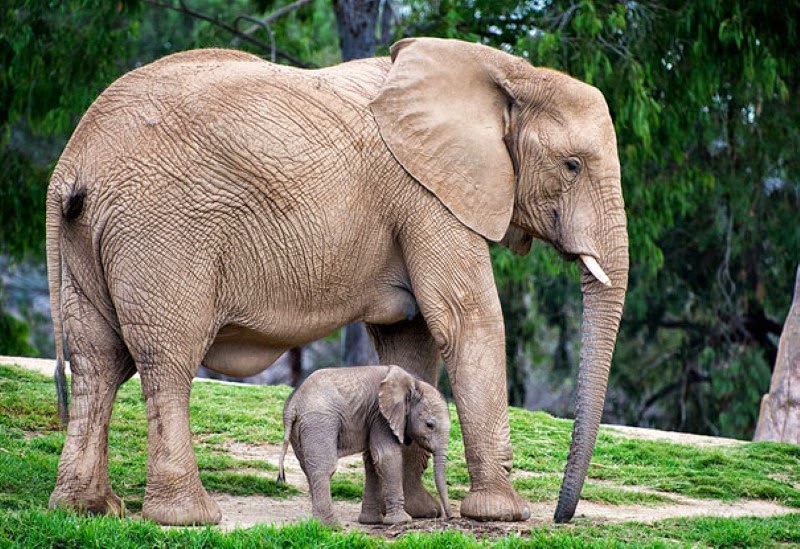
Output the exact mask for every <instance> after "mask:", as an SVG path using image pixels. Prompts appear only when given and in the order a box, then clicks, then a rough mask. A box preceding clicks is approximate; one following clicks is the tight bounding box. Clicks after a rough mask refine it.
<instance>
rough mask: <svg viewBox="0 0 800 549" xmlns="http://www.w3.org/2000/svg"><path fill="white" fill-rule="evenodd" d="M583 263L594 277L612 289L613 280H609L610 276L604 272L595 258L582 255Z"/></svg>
mask: <svg viewBox="0 0 800 549" xmlns="http://www.w3.org/2000/svg"><path fill="white" fill-rule="evenodd" d="M580 258H581V261H583V264H584V265H586V268H587V269H589V272H590V273H592V275H594V277H595V278H596V279H597V280H599V281H600V282H602V283H603V284H605V285H606V286H608V287H611V280H609V278H608V275H607V274H606V273H605V271H603V268H602V267H601V266H600V264H599V263H598V262H597V260H596V259H595V258H593V257H592V256H590V255H584V254H581V255H580Z"/></svg>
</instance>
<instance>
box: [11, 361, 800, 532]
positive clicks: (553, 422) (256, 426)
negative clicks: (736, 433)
mask: <svg viewBox="0 0 800 549" xmlns="http://www.w3.org/2000/svg"><path fill="white" fill-rule="evenodd" d="M289 393H290V390H289V389H288V388H286V387H257V386H238V385H227V384H217V383H197V384H195V386H194V388H193V391H192V400H191V416H192V433H193V437H194V445H195V450H196V453H197V459H198V465H199V467H200V475H201V479H202V481H203V483H204V485H205V486H206V488H207V489H209V491H211V492H221V493H228V494H232V495H253V494H258V495H263V496H267V497H275V498H283V497H287V496H291V495H292V494H295V493H297V490H296V489H295V488H293V487H291V486H277V485H276V484H275V482H274V477H275V466H274V465H273V464H270V463H268V462H267V461H264V460H259V459H239V458H236V457H234V456H232V455H230V453H229V452H228V451H227V449H226V448H227V445H229V444H232V443H243V444H249V445H254V446H258V445H263V444H267V443H269V444H278V443H279V442H280V441H281V440H282V437H283V426H282V424H281V412H282V409H283V403H284V400H285V399H286V397H287V396H288V395H289ZM510 419H511V427H512V431H511V432H512V442H513V445H514V458H515V461H514V467H515V474H514V476H513V477H512V482H513V483H514V486H515V487H516V488H517V490H519V491H520V493H522V495H523V496H524V497H526V498H528V499H529V500H531V501H542V502H548V503H550V502H552V503H553V504H554V502H555V500H556V499H557V497H558V490H559V485H560V482H561V474H562V471H563V467H564V463H565V460H566V455H567V451H568V444H569V438H570V432H571V427H572V424H571V422H570V421H566V420H558V419H554V418H552V417H551V416H548V415H547V414H543V413H530V412H526V411H524V410H518V409H511V410H510ZM146 442H147V422H146V419H145V414H144V403H143V399H142V396H141V388H140V385H139V382H138V381H137V380H131V381H130V382H128V383H126V384H125V385H124V386H123V387H122V388H121V389H120V394H119V397H118V399H117V403H116V405H115V408H114V414H113V418H112V424H111V429H110V433H109V470H110V476H111V482H112V486H113V488H114V490H115V491H116V492H117V494H119V495H120V496H121V497H122V498H123V499H124V500H125V503H126V506H127V508H128V509H129V510H131V511H134V512H136V511H138V510H140V509H141V503H142V498H143V495H144V487H145V465H146ZM63 443H64V432H63V431H61V430H60V429H59V425H58V419H57V416H56V410H55V393H54V389H53V383H52V379H50V378H47V377H45V376H41V375H38V374H35V373H31V372H27V371H25V370H22V369H19V368H16V367H7V366H1V365H0V547H5V546H12V547H28V546H41V547H47V546H53V545H57V546H59V547H82V546H85V545H91V546H97V547H135V546H136V547H140V546H148V547H155V546H158V547H183V546H189V545H191V546H195V545H199V546H215V547H216V546H220V547H228V546H230V547H250V546H275V545H278V546H298V547H302V546H309V545H312V546H313V545H319V546H323V547H331V546H342V547H343V546H347V547H377V546H384V545H385V542H384V541H382V540H380V539H376V538H369V537H367V536H364V535H362V534H357V533H339V532H333V531H330V530H329V529H327V528H324V527H321V526H320V525H318V524H317V523H316V522H313V521H311V522H307V523H302V524H299V525H296V526H290V527H282V528H272V527H268V526H259V527H255V528H250V529H244V530H237V531H234V532H231V533H228V534H224V533H221V532H220V531H218V530H216V529H213V528H206V529H168V530H163V529H161V528H159V527H157V526H155V525H153V524H151V523H149V522H146V521H137V520H119V519H113V518H109V517H102V518H101V517H81V516H76V515H73V514H69V513H64V512H52V513H51V512H46V510H45V509H46V506H47V501H48V497H49V494H50V492H51V490H52V488H53V486H54V484H55V475H56V469H57V466H58V459H59V456H60V453H61V448H62V445H63ZM447 477H448V484H449V486H450V497H451V499H453V500H458V499H461V498H462V497H463V496H464V495H465V494H466V491H467V489H468V487H469V477H468V474H467V469H466V465H465V462H464V447H463V443H462V440H461V433H460V427H459V423H458V419H457V417H456V416H455V414H454V413H453V429H452V433H451V441H450V449H449V462H448V472H447ZM424 479H425V482H426V484H427V486H428V487H429V489H431V490H432V491H434V492H435V490H434V486H433V480H432V472H431V471H430V470H428V471H427V472H426V474H425V478H424ZM626 486H629V487H638V488H646V489H648V490H644V491H642V490H636V491H634V490H626V489H625V487H626ZM798 486H800V447H796V446H792V445H788V444H771V443H758V444H741V445H735V446H727V447H718V448H698V447H692V446H684V445H678V444H668V443H663V442H652V441H641V440H631V439H626V438H625V437H624V436H622V435H620V434H617V433H615V432H613V431H610V430H609V431H601V434H600V437H599V440H598V444H597V447H596V449H595V453H594V458H593V461H592V466H591V467H590V470H589V478H588V479H587V482H586V485H585V487H584V491H583V494H582V497H583V499H585V500H588V501H593V502H598V503H603V504H606V505H621V504H625V505H638V506H641V507H642V514H643V516H646V515H647V508H648V507H649V506H653V505H659V504H664V503H669V502H670V501H671V498H670V494H681V495H685V496H690V497H697V498H710V499H716V500H722V501H733V500H736V499H767V500H773V501H775V502H778V503H782V504H784V505H787V506H793V507H799V508H800V491H799V490H798ZM362 488H363V469H362V468H361V467H358V466H355V467H353V468H350V469H348V470H347V471H345V472H343V473H338V474H337V475H335V476H334V479H333V482H332V494H333V496H334V498H335V499H337V500H348V501H359V500H360V498H361V490H362ZM655 491H657V492H658V493H654V492H655ZM799 524H800V514H795V515H788V516H784V517H774V518H768V519H746V518H745V519H684V520H667V521H660V522H658V523H656V524H652V525H646V524H640V523H639V524H637V523H629V524H606V525H598V524H591V523H588V522H587V521H580V520H578V521H575V522H574V523H573V524H572V525H570V526H567V527H555V526H542V527H535V528H532V529H531V532H530V533H529V534H527V533H526V534H525V535H523V536H521V537H516V536H509V537H505V538H502V539H499V540H498V539H495V540H494V541H491V542H489V541H480V540H479V539H478V538H476V537H474V536H468V535H464V534H460V533H458V532H441V533H412V534H407V535H405V536H403V537H401V538H400V540H399V541H398V542H395V543H393V545H397V546H400V547H403V546H408V547H474V546H482V545H487V544H489V545H491V544H494V546H497V547H552V546H565V547H578V546H580V547H583V546H600V547H617V546H619V547H628V546H716V547H722V546H725V547H728V546H739V547H748V546H753V545H759V546H764V545H782V544H791V543H800V526H798V525H799Z"/></svg>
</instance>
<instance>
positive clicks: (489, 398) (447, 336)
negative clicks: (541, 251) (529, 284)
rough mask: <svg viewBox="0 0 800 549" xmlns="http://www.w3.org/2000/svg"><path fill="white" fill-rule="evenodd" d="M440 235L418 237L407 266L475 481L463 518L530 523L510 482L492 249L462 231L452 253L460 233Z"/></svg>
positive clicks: (525, 507) (503, 364)
mask: <svg viewBox="0 0 800 549" xmlns="http://www.w3.org/2000/svg"><path fill="white" fill-rule="evenodd" d="M445 221H446V220H442V223H444V222H445ZM436 231H437V232H433V230H432V229H430V228H427V229H426V230H425V231H423V233H422V234H417V235H415V237H416V238H415V243H417V246H415V247H412V248H409V250H408V252H407V256H406V261H407V263H408V267H409V274H410V277H411V283H412V286H413V288H414V294H415V297H416V300H417V304H418V305H419V308H420V311H421V312H422V315H423V316H424V317H425V319H426V321H427V323H428V328H429V329H430V332H431V334H432V336H433V338H434V339H435V341H436V343H437V345H438V347H439V349H441V351H442V355H443V357H444V361H445V366H446V368H447V374H448V377H449V379H450V385H451V386H452V388H453V396H454V399H455V404H456V409H457V411H458V417H459V420H460V423H461V431H462V434H463V437H464V453H465V456H466V459H467V467H468V469H469V475H470V481H471V487H470V491H469V492H468V493H467V496H466V497H465V498H464V500H463V501H462V503H461V514H462V516H466V517H470V518H474V519H477V520H527V519H528V518H529V517H530V507H529V505H528V504H527V503H526V502H525V501H524V500H523V499H522V498H521V497H520V496H519V494H517V493H516V491H515V490H514V489H513V487H512V486H511V482H510V480H509V478H508V476H509V472H510V470H511V464H512V450H511V439H510V428H509V423H508V399H507V396H506V354H505V333H504V326H503V315H502V311H501V309H500V300H499V299H498V296H497V288H496V287H495V283H494V278H493V274H492V269H491V261H490V258H489V249H488V246H487V244H486V242H485V241H484V240H482V239H480V238H478V237H477V235H474V234H471V233H468V232H466V231H465V230H463V229H461V228H458V227H453V231H463V234H462V235H461V239H462V241H461V243H460V245H459V246H452V241H451V239H452V238H455V236H454V234H453V233H450V232H448V231H444V230H443V229H441V228H440V227H439V228H436ZM437 235H439V236H438V238H440V239H443V240H441V241H439V240H437ZM434 266H439V268H433V267H434Z"/></svg>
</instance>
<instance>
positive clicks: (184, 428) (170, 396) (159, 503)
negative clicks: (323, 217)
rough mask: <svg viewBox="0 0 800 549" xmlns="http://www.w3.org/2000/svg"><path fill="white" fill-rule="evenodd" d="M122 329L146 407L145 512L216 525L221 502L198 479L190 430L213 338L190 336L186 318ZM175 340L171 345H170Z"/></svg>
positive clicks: (174, 521) (161, 519) (175, 521)
mask: <svg viewBox="0 0 800 549" xmlns="http://www.w3.org/2000/svg"><path fill="white" fill-rule="evenodd" d="M163 322H164V323H165V326H173V327H174V326H181V327H182V328H183V329H177V328H173V329H171V330H166V329H164V328H162V327H160V326H154V325H144V324H129V325H127V326H126V328H127V329H123V332H124V334H125V340H126V342H127V343H128V348H129V349H130V351H131V354H132V355H133V357H134V359H135V360H136V367H137V369H138V370H139V374H140V376H141V380H142V392H143V393H144V398H145V406H146V411H147V428H148V432H147V445H148V459H147V486H146V488H145V494H144V504H143V505H142V516H143V517H145V518H150V519H153V520H154V521H156V522H158V523H160V524H168V525H189V524H216V523H218V522H219V521H220V520H221V519H222V513H221V512H220V509H219V506H218V505H217V503H216V502H215V501H214V500H213V499H212V498H211V497H210V496H209V495H208V493H207V492H206V490H205V488H204V487H203V485H202V484H201V482H200V476H199V474H198V470H197V458H196V457H195V454H194V449H193V448H192V437H191V430H190V428H189V395H190V392H191V388H192V379H193V378H194V375H195V373H196V372H197V369H198V368H199V364H200V360H201V358H202V356H203V352H204V351H205V348H206V347H207V345H208V340H210V337H207V336H206V335H205V334H204V335H202V336H201V335H196V334H198V333H200V332H202V330H197V332H195V335H193V334H192V332H191V330H190V328H188V327H189V326H191V323H190V322H188V321H187V320H182V321H177V320H171V319H163ZM168 343H171V344H172V345H169V344H168Z"/></svg>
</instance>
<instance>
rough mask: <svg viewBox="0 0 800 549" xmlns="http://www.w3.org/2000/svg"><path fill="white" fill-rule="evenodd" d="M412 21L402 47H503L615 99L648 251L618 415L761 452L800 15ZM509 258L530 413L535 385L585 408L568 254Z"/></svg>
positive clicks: (786, 284) (620, 6) (791, 188)
mask: <svg viewBox="0 0 800 549" xmlns="http://www.w3.org/2000/svg"><path fill="white" fill-rule="evenodd" d="M411 6H412V15H411V16H410V17H409V18H408V19H406V20H405V22H404V25H405V26H404V28H402V29H401V33H402V34H406V35H415V34H433V35H437V36H447V37H458V38H463V39H467V40H473V41H480V42H482V43H485V44H489V45H493V46H496V47H501V48H503V49H505V50H506V51H510V52H513V53H516V54H518V55H521V56H523V57H526V58H528V59H529V60H530V61H531V62H532V63H533V64H536V65H543V66H549V67H554V68H557V69H561V70H564V71H566V72H567V73H569V74H571V75H573V76H575V77H577V78H579V79H582V80H584V81H586V82H589V83H591V84H593V85H595V86H597V87H598V88H599V89H600V90H601V91H602V92H603V93H604V95H605V97H606V100H607V102H608V104H609V108H610V110H611V113H612V116H613V118H614V121H615V126H616V130H617V138H618V144H619V154H620V161H621V165H622V170H623V181H622V183H623V190H624V194H625V200H626V209H627V213H628V228H629V234H630V252H631V273H630V284H629V293H628V298H627V304H626V311H625V316H624V319H623V325H622V326H623V328H622V332H621V334H620V337H619V342H618V351H617V356H616V358H615V361H614V367H613V369H612V377H611V381H610V389H609V392H610V404H611V406H609V409H608V413H609V415H610V417H613V418H615V419H616V420H617V421H622V422H632V423H637V422H639V423H641V424H644V425H655V426H660V427H663V428H671V429H684V430H690V431H694V432H709V433H712V434H725V435H729V436H739V437H748V436H750V434H751V433H752V430H753V427H754V423H755V418H756V414H757V402H758V398H759V397H760V395H761V394H763V393H764V392H765V391H766V389H767V387H768V384H769V375H770V372H769V370H770V368H769V367H770V366H771V363H772V361H773V360H774V355H775V343H774V341H775V337H776V336H777V335H778V331H779V327H780V323H781V322H782V320H783V318H784V316H785V313H786V311H787V309H788V305H789V301H790V299H791V288H792V282H793V274H794V272H795V268H796V263H797V261H798V256H797V250H798V249H800V224H798V223H797V212H798V211H800V176H799V175H800V174H799V172H800V164H799V163H798V155H797V154H796V151H797V150H799V149H800V131H798V129H797V128H798V127H800V124H798V122H800V120H798V118H800V114H798V113H800V108H798V107H800V103H798V101H800V96H798V94H797V93H796V91H795V92H792V91H790V90H796V89H797V86H798V84H800V71H799V70H798V67H800V59H799V58H798V53H797V52H798V51H800V48H798V47H797V46H799V45H800V44H798V40H799V38H800V37H798V33H797V29H796V23H795V21H796V19H797V16H798V15H800V3H798V2H797V1H790V2H784V3H774V2H773V3H769V2H767V3H764V2H745V1H740V0H735V1H722V0H702V1H700V2H692V3H689V4H687V3H685V2H677V1H673V0H653V1H647V2H629V3H619V2H600V1H592V0H581V1H579V2H574V1H572V0H563V1H561V0H555V1H553V2H529V3H526V4H524V5H518V4H508V3H506V2H500V1H497V0H474V1H473V0H469V1H464V0H448V1H443V2H438V3H436V4H430V5H429V4H428V3H427V2H412V3H411ZM492 257H493V260H494V265H495V274H496V276H497V278H498V281H499V286H500V292H501V300H502V301H503V306H504V311H505V312H506V327H507V336H508V342H509V347H508V355H509V361H510V364H509V380H510V382H511V386H510V387H509V391H510V395H509V396H510V397H511V400H512V402H515V403H522V402H523V400H524V391H523V394H520V389H519V387H518V385H519V384H520V382H521V381H522V380H523V379H524V378H525V376H526V375H527V376H530V375H531V373H530V372H531V371H534V372H535V371H543V372H547V374H548V375H549V376H550V380H551V386H552V390H554V391H561V392H562V393H568V391H569V390H570V387H565V386H563V385H561V386H560V385H559V384H560V383H561V381H560V380H562V379H564V377H565V376H567V375H569V374H570V373H571V369H572V368H573V367H571V366H569V364H570V363H571V364H573V365H574V364H575V362H577V355H576V353H575V348H576V344H577V340H578V338H579V334H578V333H577V332H575V331H574V330H572V329H571V325H570V322H568V321H567V320H565V319H575V318H579V316H580V300H579V299H577V298H576V297H575V293H576V292H577V284H576V283H575V282H574V281H575V277H574V275H573V274H572V273H573V272H574V271H572V270H571V271H570V274H569V276H568V277H567V279H568V282H564V283H562V284H561V286H560V287H556V285H555V284H554V283H552V282H551V281H552V280H553V279H554V278H555V277H558V278H563V274H561V273H559V270H560V267H559V266H558V265H560V263H561V259H560V258H558V257H557V255H556V254H555V253H542V252H541V250H538V249H536V248H534V251H533V252H532V253H531V254H529V256H528V257H525V258H513V257H512V256H511V255H510V253H509V252H507V251H500V250H493V255H492ZM532 280H533V281H534V282H531V281H532ZM504 288H505V289H504ZM522 296H528V297H525V298H523V297H522ZM525 300H527V303H524V304H521V302H525ZM565 359H567V360H566V362H565ZM548 363H549V364H548ZM520 372H521V373H520ZM552 409H554V410H555V411H557V412H559V413H565V412H566V410H565V409H564V408H563V407H561V406H557V407H554V408H552Z"/></svg>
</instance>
